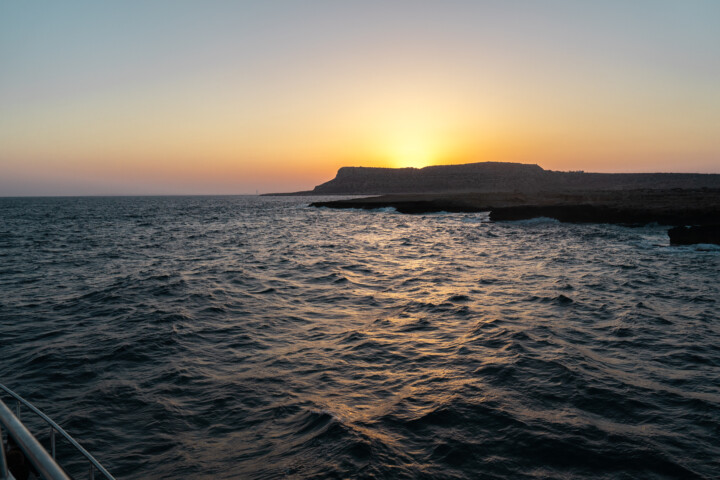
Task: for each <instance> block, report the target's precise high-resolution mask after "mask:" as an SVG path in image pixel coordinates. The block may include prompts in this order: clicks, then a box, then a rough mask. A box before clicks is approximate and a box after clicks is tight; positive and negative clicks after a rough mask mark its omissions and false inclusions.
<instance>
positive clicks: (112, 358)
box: [0, 197, 720, 479]
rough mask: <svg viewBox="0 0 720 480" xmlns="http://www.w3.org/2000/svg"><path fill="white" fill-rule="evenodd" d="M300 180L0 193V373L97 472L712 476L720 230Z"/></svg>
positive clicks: (717, 417)
mask: <svg viewBox="0 0 720 480" xmlns="http://www.w3.org/2000/svg"><path fill="white" fill-rule="evenodd" d="M307 203H308V199H304V198H260V197H207V198H202V197H177V198H168V197H165V198H163V197H159V198H67V199H0V293H1V295H0V359H1V360H0V366H1V370H0V381H1V382H2V383H4V384H6V385H7V386H9V387H10V388H13V389H15V390H16V391H17V392H18V393H20V394H21V395H24V396H25V397H26V398H28V399H30V400H31V401H33V402H35V403H36V405H37V406H39V407H40V408H42V409H43V410H45V411H46V412H47V413H48V414H50V415H51V416H52V417H53V418H54V419H55V420H57V421H58V422H59V423H61V424H62V425H64V426H65V427H66V429H67V430H68V431H69V432H70V433H71V434H73V435H75V436H76V438H78V439H79V440H80V441H81V442H82V443H83V444H84V445H85V446H86V447H87V448H88V449H89V450H90V451H91V452H92V453H94V454H95V455H96V456H97V457H98V458H99V459H100V460H101V461H102V462H103V463H104V464H105V465H106V466H107V467H108V468H109V469H110V470H111V471H112V472H113V473H114V474H115V475H116V476H117V477H118V478H126V479H130V478H152V479H159V478H208V479H211V478H212V479H222V478H285V477H287V478H347V477H352V478H487V479H523V478H562V479H585V478H602V479H627V478H638V479H660V478H662V479H665V478H718V477H719V476H720V440H718V439H720V312H719V310H718V307H719V306H720V305H719V301H720V282H719V281H718V280H719V279H720V251H718V250H717V249H712V248H696V247H681V248H678V247H669V246H668V239H667V235H666V233H665V232H666V229H665V228H662V227H657V226H648V227H644V228H636V229H630V228H624V227H617V226H606V225H567V224H558V223H555V222H552V221H542V220H540V221H530V222H517V223H504V224H503V223H498V224H493V223H490V222H488V221H487V216H486V215H483V214H435V215H419V216H404V215H399V214H397V213H393V212H386V211H377V212H365V211H332V210H327V209H313V208H309V207H307V206H306V205H307ZM63 452H64V451H63ZM67 455H68V457H67V460H68V461H69V462H70V463H69V465H70V467H71V468H72V469H76V470H77V471H80V470H79V469H80V466H79V465H77V462H75V461H74V460H72V459H71V457H70V456H69V453H67ZM74 462H75V463H74Z"/></svg>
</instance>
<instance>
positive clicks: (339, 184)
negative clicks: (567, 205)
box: [286, 162, 720, 195]
mask: <svg viewBox="0 0 720 480" xmlns="http://www.w3.org/2000/svg"><path fill="white" fill-rule="evenodd" d="M673 188H681V189H699V188H720V175H708V174H697V173H586V172H581V171H576V172H558V171H552V170H545V169H543V168H541V167H540V166H538V165H532V164H524V163H502V162H481V163H468V164H463V165H438V166H432V167H425V168H370V167H343V168H341V169H339V170H338V172H337V175H336V176H335V178H333V179H332V180H330V181H328V182H325V183H323V184H321V185H318V186H316V187H315V188H314V189H312V190H308V191H304V192H295V193H290V194H286V195H389V194H437V193H444V194H458V193H499V192H518V193H537V192H577V191H602V190H643V189H654V190H666V189H673Z"/></svg>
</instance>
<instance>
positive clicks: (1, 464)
mask: <svg viewBox="0 0 720 480" xmlns="http://www.w3.org/2000/svg"><path fill="white" fill-rule="evenodd" d="M2 437H3V436H2V428H0V480H7V479H9V478H10V473H9V472H8V466H7V459H6V458H5V444H4V443H3V438H2Z"/></svg>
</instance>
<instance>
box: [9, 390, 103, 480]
mask: <svg viewBox="0 0 720 480" xmlns="http://www.w3.org/2000/svg"><path fill="white" fill-rule="evenodd" d="M0 390H3V391H4V392H5V393H7V394H8V395H10V396H11V397H12V398H13V399H14V400H15V402H16V403H15V413H14V414H13V412H12V410H10V408H9V407H8V406H7V405H6V404H5V402H3V401H2V399H0V424H1V425H2V427H3V429H5V430H7V432H8V435H10V436H11V437H12V438H13V440H15V442H16V443H17V445H18V446H19V447H20V449H21V450H22V451H23V453H24V454H25V456H26V457H27V459H28V460H29V461H30V463H31V464H32V465H33V466H34V467H35V469H36V470H37V471H38V472H39V473H40V475H41V476H42V477H43V478H45V479H47V480H69V478H70V477H68V475H67V473H65V471H64V470H63V469H62V467H61V466H60V465H59V464H58V463H57V461H56V458H55V453H56V452H55V436H56V433H57V434H60V436H61V437H63V438H65V440H67V441H68V443H70V445H72V446H73V447H75V449H76V450H77V451H78V452H80V453H81V454H82V455H83V456H84V457H85V458H86V459H87V461H88V463H89V472H88V478H90V480H94V479H95V473H96V472H98V473H100V474H101V475H103V476H104V477H105V478H107V479H109V480H115V477H113V476H112V475H111V474H110V472H108V471H107V470H106V469H105V467H103V466H102V465H100V462H98V461H97V460H96V459H95V457H93V456H92V455H90V453H89V452H88V451H87V450H85V449H84V448H83V447H82V445H80V444H79V443H78V442H77V441H76V440H75V439H74V438H73V437H71V436H70V434H69V433H67V432H66V431H65V430H63V428H62V427H61V426H60V425H58V424H57V423H55V422H54V421H53V420H52V419H51V418H50V417H48V416H47V415H45V414H44V413H43V412H41V411H40V410H39V409H37V408H36V407H35V406H34V405H33V404H31V403H30V402H28V401H27V400H25V399H24V398H22V397H21V396H20V395H18V394H17V393H15V392H13V391H12V390H10V389H9V388H7V387H6V386H5V385H3V384H1V383H0ZM21 406H24V407H27V408H28V409H29V410H30V411H31V412H32V413H34V414H35V415H37V416H38V417H39V418H40V419H41V420H43V421H44V422H45V423H46V424H47V425H48V426H49V427H50V452H48V451H47V450H46V449H45V448H44V447H43V446H42V445H41V444H40V442H39V441H38V440H37V439H36V438H35V436H34V435H33V434H32V433H30V431H29V430H28V429H27V428H26V427H25V425H23V423H22V422H21V421H20V407H21ZM0 450H3V452H2V454H0V457H1V458H0V480H4V479H6V478H7V479H10V478H12V477H11V476H10V475H9V472H8V469H7V463H6V459H5V452H4V448H0Z"/></svg>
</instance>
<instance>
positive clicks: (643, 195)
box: [311, 188, 720, 244]
mask: <svg viewBox="0 0 720 480" xmlns="http://www.w3.org/2000/svg"><path fill="white" fill-rule="evenodd" d="M311 206H313V207H327V208H339V209H349V208H356V209H366V210H367V209H379V208H387V207H392V208H395V209H396V210H397V211H398V212H400V213H405V214H422V213H434V212H442V211H444V212H490V219H491V220H492V221H516V220H528V219H532V218H538V217H547V218H553V219H556V220H558V221H560V222H568V223H609V224H620V225H628V226H640V225H646V224H649V223H657V224H660V225H668V226H673V227H681V228H682V229H683V230H678V229H672V230H671V232H674V233H670V238H671V243H673V244H688V243H687V242H690V243H717V244H720V226H719V225H720V189H707V188H704V189H688V190H684V189H671V190H659V189H652V190H611V191H589V192H538V193H531V194H529V193H525V194H520V193H485V194H479V193H474V194H446V195H443V194H435V195H428V194H426V195H384V196H377V197H366V198H357V199H343V200H334V201H321V202H313V203H311ZM685 226H691V227H693V228H688V229H685Z"/></svg>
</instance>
